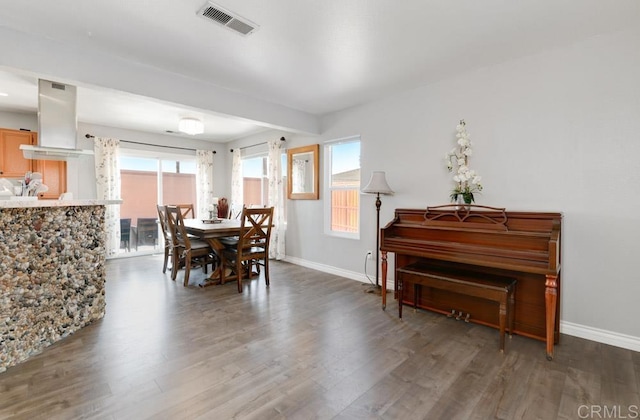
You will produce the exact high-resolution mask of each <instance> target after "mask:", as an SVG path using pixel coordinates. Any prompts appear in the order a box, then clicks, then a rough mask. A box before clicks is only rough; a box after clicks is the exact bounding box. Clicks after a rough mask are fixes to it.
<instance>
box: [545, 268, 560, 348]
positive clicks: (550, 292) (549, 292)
mask: <svg viewBox="0 0 640 420" xmlns="http://www.w3.org/2000/svg"><path fill="white" fill-rule="evenodd" d="M557 280H558V276H554V275H549V274H548V275H547V276H546V281H545V284H544V285H545V291H544V302H545V309H546V323H547V325H546V329H547V331H546V332H547V360H553V343H554V341H555V340H554V338H555V328H556V307H557V306H556V304H557V300H558V281H557Z"/></svg>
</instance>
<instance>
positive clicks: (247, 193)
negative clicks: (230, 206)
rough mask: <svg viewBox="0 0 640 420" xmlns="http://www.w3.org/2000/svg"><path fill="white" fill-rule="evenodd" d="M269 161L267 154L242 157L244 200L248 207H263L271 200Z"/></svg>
mask: <svg viewBox="0 0 640 420" xmlns="http://www.w3.org/2000/svg"><path fill="white" fill-rule="evenodd" d="M268 161H269V159H268V158H267V156H253V157H246V158H243V159H242V192H243V197H242V200H243V202H244V205H245V206H247V207H251V206H257V207H262V206H264V205H266V204H267V203H268V201H269V180H268V179H267V162H268Z"/></svg>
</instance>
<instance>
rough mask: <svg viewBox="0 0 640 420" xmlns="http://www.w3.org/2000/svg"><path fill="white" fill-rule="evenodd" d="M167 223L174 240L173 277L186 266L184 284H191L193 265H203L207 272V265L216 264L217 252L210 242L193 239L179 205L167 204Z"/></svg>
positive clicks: (173, 278)
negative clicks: (190, 276) (190, 275)
mask: <svg viewBox="0 0 640 420" xmlns="http://www.w3.org/2000/svg"><path fill="white" fill-rule="evenodd" d="M166 215H167V225H168V227H169V232H171V239H172V241H173V252H174V257H173V263H172V264H173V267H172V268H171V279H172V280H175V279H176V277H177V276H178V269H179V268H182V267H184V280H183V284H184V286H188V285H189V274H190V273H191V267H194V268H195V267H202V269H203V271H204V272H205V273H206V272H207V265H208V264H214V263H215V261H216V254H215V252H214V250H213V249H212V248H211V246H210V245H209V243H208V242H205V241H202V240H199V239H192V238H191V237H190V236H189V235H188V234H187V231H186V229H185V226H184V217H183V216H182V212H181V209H180V208H179V207H177V206H166Z"/></svg>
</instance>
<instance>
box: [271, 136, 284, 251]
mask: <svg viewBox="0 0 640 420" xmlns="http://www.w3.org/2000/svg"><path fill="white" fill-rule="evenodd" d="M283 143H284V142H283V141H281V140H280V139H273V140H269V141H268V144H269V166H268V168H267V176H268V179H269V207H272V206H273V208H274V209H273V227H272V228H271V241H270V243H269V258H275V259H276V260H282V259H284V257H285V247H284V237H285V233H286V232H285V223H284V204H285V203H284V194H283V189H284V186H283V185H282V145H283Z"/></svg>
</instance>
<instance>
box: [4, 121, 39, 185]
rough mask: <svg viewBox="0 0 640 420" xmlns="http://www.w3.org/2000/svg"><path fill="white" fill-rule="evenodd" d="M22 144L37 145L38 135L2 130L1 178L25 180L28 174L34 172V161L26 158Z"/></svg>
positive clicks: (28, 132) (29, 132)
mask: <svg viewBox="0 0 640 420" xmlns="http://www.w3.org/2000/svg"><path fill="white" fill-rule="evenodd" d="M21 144H36V133H34V132H31V131H20V130H8V129H0V177H1V178H23V177H24V174H25V173H26V172H29V171H33V170H34V161H32V160H30V159H25V158H24V155H23V154H22V150H20V145H21Z"/></svg>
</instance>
